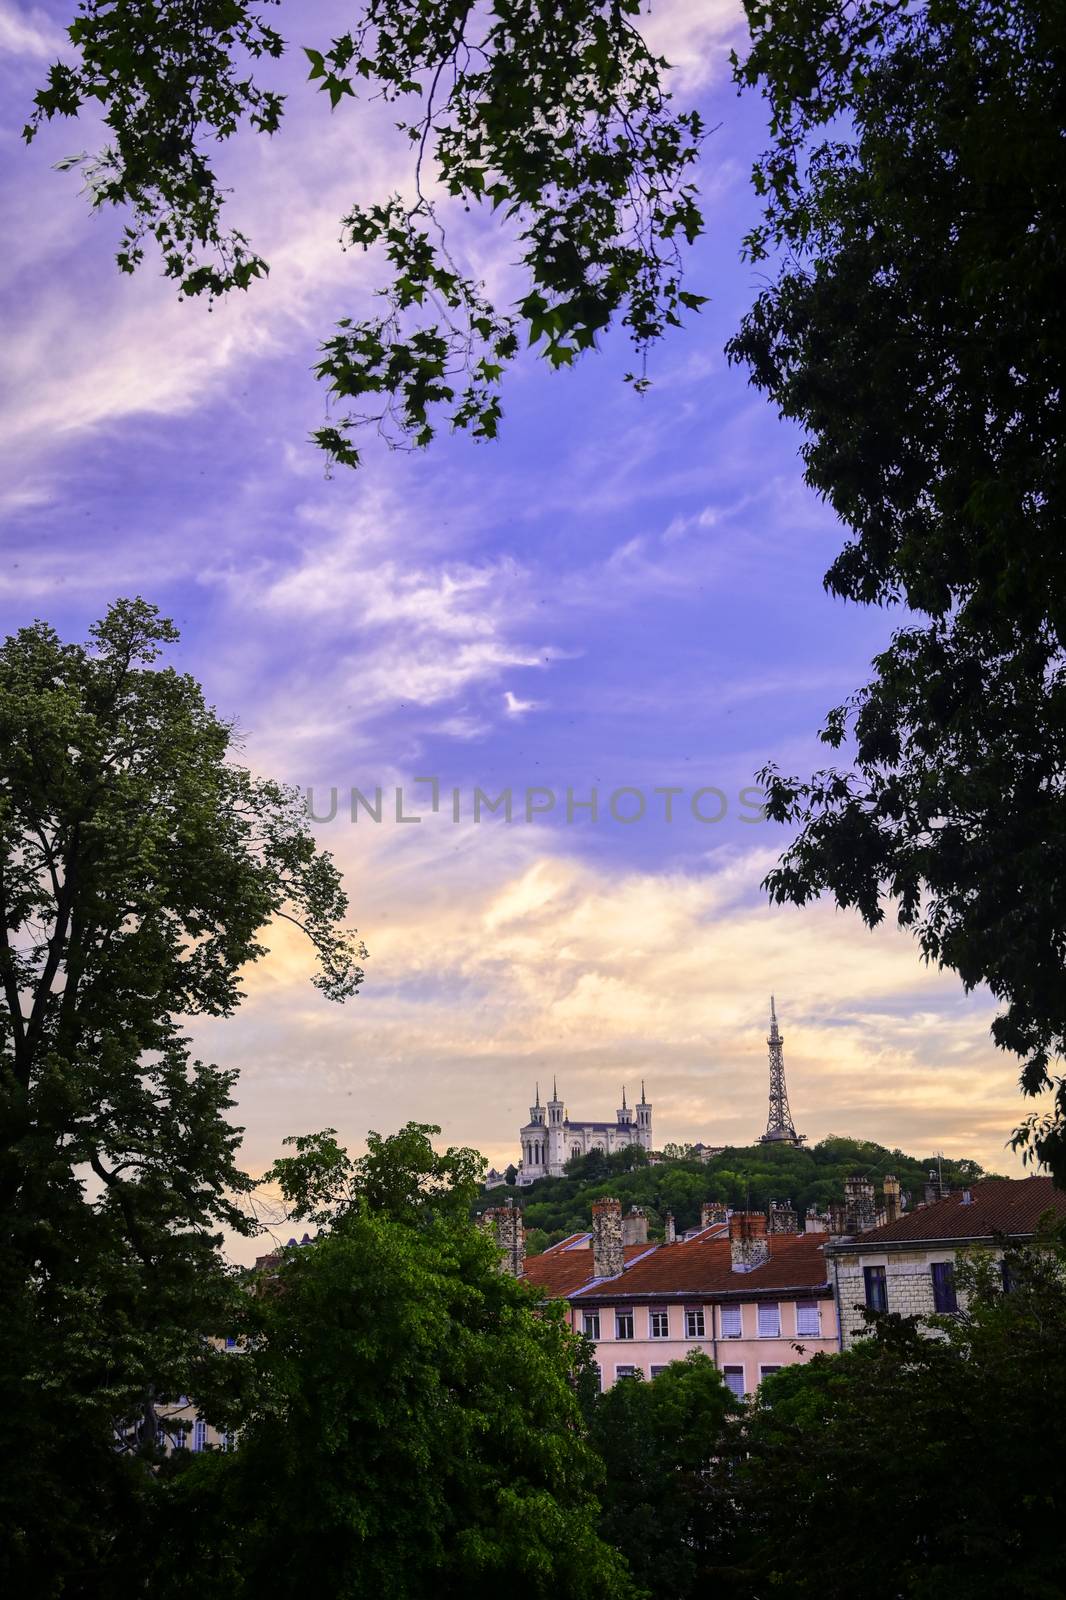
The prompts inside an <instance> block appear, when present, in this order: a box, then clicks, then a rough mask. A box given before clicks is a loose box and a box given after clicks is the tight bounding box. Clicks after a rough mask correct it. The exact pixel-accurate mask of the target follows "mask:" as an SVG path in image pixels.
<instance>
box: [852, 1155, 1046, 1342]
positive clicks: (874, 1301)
mask: <svg viewBox="0 0 1066 1600" xmlns="http://www.w3.org/2000/svg"><path fill="white" fill-rule="evenodd" d="M892 1182H894V1180H891V1179H886V1180H885V1191H886V1193H885V1199H886V1207H885V1210H886V1211H887V1212H888V1213H890V1215H889V1216H888V1217H887V1219H886V1220H884V1221H880V1222H877V1221H876V1220H875V1221H874V1225H873V1226H871V1227H868V1228H863V1227H862V1226H861V1223H862V1221H863V1219H864V1216H865V1214H866V1210H867V1207H866V1198H867V1197H863V1203H862V1204H861V1205H860V1207H859V1209H858V1211H854V1210H853V1211H852V1214H851V1215H850V1216H846V1217H845V1227H844V1232H843V1234H842V1235H841V1236H840V1237H835V1238H834V1237H829V1238H828V1239H827V1240H826V1242H825V1256H826V1261H827V1264H828V1267H829V1271H830V1273H831V1276H832V1281H833V1286H834V1293H835V1296H836V1299H837V1304H838V1307H839V1320H840V1328H841V1342H842V1345H843V1346H844V1347H845V1348H846V1347H847V1346H849V1345H851V1344H852V1343H854V1341H855V1339H856V1337H857V1336H858V1335H860V1334H862V1333H863V1332H864V1330H865V1328H866V1325H867V1324H866V1319H865V1317H864V1315H863V1312H864V1310H866V1309H867V1308H868V1309H870V1310H871V1311H893V1312H898V1313H899V1314H900V1315H901V1316H905V1317H911V1316H926V1317H927V1316H932V1315H933V1314H934V1313H944V1312H948V1313H950V1312H952V1311H955V1310H957V1309H958V1308H959V1305H960V1301H961V1299H962V1296H961V1293H959V1292H957V1291H956V1287H955V1262H956V1258H957V1256H958V1254H959V1252H960V1251H963V1250H966V1249H967V1248H972V1247H974V1246H981V1247H984V1248H986V1249H989V1250H992V1251H993V1252H994V1253H995V1254H996V1255H997V1256H1002V1253H1003V1251H1002V1243H1001V1241H1004V1240H1005V1241H1009V1242H1010V1243H1011V1244H1025V1243H1028V1242H1029V1241H1030V1240H1031V1239H1032V1238H1033V1237H1034V1235H1035V1233H1036V1229H1037V1225H1038V1223H1039V1221H1040V1218H1041V1217H1042V1216H1043V1215H1044V1213H1045V1212H1047V1211H1050V1212H1052V1213H1053V1214H1054V1215H1055V1216H1056V1217H1057V1218H1059V1219H1062V1218H1066V1193H1064V1192H1063V1191H1062V1190H1061V1189H1056V1188H1055V1185H1054V1183H1053V1182H1052V1180H1051V1179H1050V1178H1041V1177H1037V1178H982V1179H981V1180H980V1181H979V1182H976V1183H973V1184H971V1186H970V1187H969V1188H968V1189H962V1190H960V1191H958V1192H957V1193H953V1194H946V1195H943V1196H942V1197H937V1198H934V1199H933V1200H932V1203H927V1204H924V1205H920V1206H918V1207H917V1208H916V1209H915V1210H913V1211H906V1212H902V1213H901V1212H899V1210H898V1207H894V1206H893V1203H892V1202H893V1199H894V1196H893V1195H892V1194H891V1193H890V1191H889V1184H890V1183H892ZM856 1187H857V1180H851V1182H850V1188H851V1191H852V1193H854V1190H855V1188H856ZM867 1187H868V1188H869V1189H870V1191H871V1195H870V1198H872V1188H873V1186H872V1185H868V1186H867ZM935 1192H936V1191H935V1190H934V1193H935ZM896 1194H897V1195H898V1185H896ZM847 1208H848V1203H847V1201H845V1211H846V1212H847Z"/></svg>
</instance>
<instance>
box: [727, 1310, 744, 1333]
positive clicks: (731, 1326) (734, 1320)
mask: <svg viewBox="0 0 1066 1600" xmlns="http://www.w3.org/2000/svg"><path fill="white" fill-rule="evenodd" d="M743 1332H744V1326H743V1323H742V1322H741V1317H740V1307H739V1306H723V1307H722V1338H723V1339H739V1338H740V1336H741V1334H742V1333H743Z"/></svg>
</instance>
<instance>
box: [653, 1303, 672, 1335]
mask: <svg viewBox="0 0 1066 1600" xmlns="http://www.w3.org/2000/svg"><path fill="white" fill-rule="evenodd" d="M648 1333H649V1334H650V1335H651V1337H652V1338H653V1339H669V1337H670V1313H669V1312H668V1311H666V1310H664V1309H663V1308H661V1307H659V1308H657V1309H656V1310H655V1311H649V1312H648Z"/></svg>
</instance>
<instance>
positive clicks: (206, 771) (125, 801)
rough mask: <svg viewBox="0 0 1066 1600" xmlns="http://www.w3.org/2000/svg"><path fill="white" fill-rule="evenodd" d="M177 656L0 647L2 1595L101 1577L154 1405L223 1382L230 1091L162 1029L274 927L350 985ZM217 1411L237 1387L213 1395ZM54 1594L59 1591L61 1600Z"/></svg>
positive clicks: (293, 849) (328, 906)
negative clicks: (216, 1338)
mask: <svg viewBox="0 0 1066 1600" xmlns="http://www.w3.org/2000/svg"><path fill="white" fill-rule="evenodd" d="M176 638H177V634H176V632H175V629H174V627H173V625H172V624H171V623H170V622H167V621H165V620H163V619H161V618H160V617H159V614H158V612H157V611H156V609H155V607H153V606H150V605H147V604H145V602H144V601H141V600H134V601H119V602H118V603H116V604H115V605H114V606H112V607H111V609H110V610H109V611H108V613H107V615H106V617H105V618H104V619H103V621H102V622H99V623H97V624H96V625H95V627H94V628H93V629H92V634H91V642H90V644H89V645H88V646H81V645H74V644H64V643H62V642H61V641H60V640H59V638H58V637H57V635H56V634H55V632H54V631H53V630H52V629H51V628H49V627H47V626H46V625H44V624H43V623H37V624H35V625H34V626H33V627H30V628H25V629H23V630H21V631H20V632H19V633H17V634H16V635H14V636H13V637H12V638H9V639H8V640H7V641H6V643H5V644H4V645H3V647H2V648H0V1230H2V1231H0V1281H2V1283H3V1287H4V1291H5V1292H4V1302H5V1316H4V1319H3V1331H2V1334H0V1339H2V1341H3V1351H2V1361H0V1384H2V1386H3V1393H2V1394H0V1429H2V1430H3V1432H4V1438H3V1440H2V1441H0V1457H2V1459H3V1460H4V1463H5V1469H6V1478H5V1484H4V1490H3V1495H4V1502H3V1511H4V1513H5V1514H4V1517H3V1524H4V1530H5V1538H4V1545H3V1553H2V1555H0V1575H3V1576H4V1577H6V1578H7V1579H8V1582H9V1584H10V1586H11V1591H12V1592H15V1593H18V1592H21V1591H22V1590H23V1589H28V1591H29V1592H32V1593H33V1594H35V1595H49V1594H51V1593H52V1592H53V1590H54V1591H55V1592H59V1589H60V1588H62V1586H63V1584H64V1583H66V1584H67V1586H68V1587H67V1588H66V1589H65V1590H64V1592H66V1593H76V1592H78V1590H77V1587H76V1585H77V1584H78V1583H81V1582H83V1581H85V1577H84V1575H85V1573H86V1572H87V1571H90V1570H91V1571H92V1572H93V1573H94V1581H99V1584H100V1592H104V1589H105V1587H106V1583H105V1578H104V1574H105V1572H106V1571H107V1570H110V1568H111V1566H112V1565H115V1566H116V1567H117V1568H119V1569H120V1568H121V1565H122V1560H123V1557H122V1553H121V1549H120V1540H119V1539H118V1529H117V1527H116V1521H115V1519H114V1518H113V1517H112V1516H111V1514H110V1512H109V1510H108V1508H109V1507H113V1506H115V1505H116V1504H119V1503H121V1504H123V1505H125V1507H126V1511H127V1520H129V1519H132V1518H133V1516H134V1513H135V1511H136V1509H137V1506H138V1505H139V1504H141V1502H143V1499H144V1495H145V1493H146V1489H145V1485H144V1479H143V1473H142V1472H140V1471H139V1469H138V1468H137V1467H136V1466H134V1467H132V1468H130V1469H129V1470H127V1463H126V1462H124V1460H123V1458H124V1457H131V1458H132V1457H136V1458H139V1459H140V1461H142V1462H147V1463H151V1462H153V1461H156V1460H157V1459H158V1457H159V1453H160V1449H159V1447H160V1432H161V1428H164V1427H165V1425H164V1424H161V1422H160V1418H159V1412H158V1407H159V1405H160V1403H161V1402H163V1401H166V1400H167V1399H171V1398H174V1397H175V1396H176V1395H178V1394H179V1393H195V1394H197V1395H203V1396H205V1398H207V1399H209V1400H210V1399H212V1398H213V1399H214V1401H215V1403H217V1404H218V1405H219V1406H220V1407H222V1409H223V1410H224V1409H225V1405H226V1403H227V1402H226V1398H225V1397H226V1394H227V1392H230V1393H231V1391H232V1390H233V1388H234V1385H235V1384H239V1368H238V1367H237V1366H236V1365H235V1364H234V1363H233V1362H225V1361H223V1360H222V1358H221V1356H220V1355H219V1352H218V1351H217V1350H216V1349H215V1348H214V1347H213V1346H212V1345H211V1343H210V1342H208V1336H210V1335H212V1334H218V1335H220V1334H223V1333H225V1332H228V1331H229V1326H230V1324H231V1319H232V1317H233V1315H234V1305H235V1297H236V1288H235V1283H234V1280H233V1278H232V1276H231V1275H230V1274H228V1273H227V1272H226V1270H225V1269H224V1267H223V1266H222V1263H221V1259H220V1257H219V1254H218V1250H217V1245H218V1241H219V1237H220V1230H221V1229H222V1228H223V1227H229V1228H233V1229H235V1230H237V1231H239V1232H249V1231H250V1230H251V1226H252V1224H251V1221H250V1217H249V1214H248V1212H247V1210H246V1209H244V1208H243V1207H242V1199H243V1197H244V1196H246V1195H247V1192H248V1189H249V1180H248V1179H247V1178H246V1177H245V1176H244V1174H243V1173H241V1172H240V1171H239V1169H238V1167H237V1165H236V1151H237V1145H238V1142H239V1136H240V1130H239V1129H237V1128H235V1127H233V1125H232V1124H231V1123H230V1122H229V1121H228V1119H227V1116H226V1113H227V1111H228V1110H229V1109H230V1107H231V1105H232V1099H231V1090H232V1087H233V1082H234V1078H235V1076H236V1075H235V1074H234V1073H232V1072H221V1071H219V1070H218V1069H217V1068H216V1067H214V1066H211V1065H210V1064H207V1063H204V1062H201V1061H197V1060H193V1059H192V1058H191V1056H190V1051H189V1048H188V1041H187V1039H186V1038H185V1037H184V1035H183V1033H182V1031H181V1026H180V1021H179V1019H180V1018H182V1017H188V1016H190V1015H194V1014H197V1013H199V1014H202V1015H209V1016H226V1015H228V1014H229V1013H230V1012H231V1011H232V1010H233V1009H234V1007H235V1006H236V1005H237V1004H238V1002H239V1000H240V997H241V988H240V973H241V970H242V969H243V968H244V967H245V966H246V965H247V964H248V963H250V962H254V961H257V960H259V959H260V958H261V957H262V956H263V955H264V954H265V953H266V946H265V944H264V943H263V942H262V936H261V935H262V930H263V928H264V926H265V924H266V923H268V922H269V921H270V920H271V919H272V918H273V917H287V918H289V919H290V920H293V921H296V922H298V923H299V924H300V925H301V926H302V927H303V928H304V930H305V931H306V932H307V933H308V935H309V936H310V938H311V940H312V943H313V945H314V947H315V949H316V951H317V954H318V956H319V961H320V971H319V975H318V977H317V978H316V979H315V981H316V983H317V984H318V985H319V987H320V988H322V989H323V990H324V991H325V993H327V994H328V995H330V996H331V997H333V998H337V999H341V998H343V997H344V996H346V995H348V994H351V993H352V992H353V991H354V989H355V988H356V986H357V984H358V983H359V981H360V978H361V976H362V973H361V970H360V968H359V967H358V966H357V965H356V957H357V954H358V947H357V946H356V945H355V943H354V941H353V940H352V938H351V936H350V935H348V934H346V933H345V932H344V931H343V930H342V929H341V927H340V920H341V918H342V917H343V915H344V913H345V910H346V901H345V897H344V894H343V891H342V889H341V886H340V882H339V879H338V876H337V873H336V871H335V869H334V867H333V865H332V863H331V862H330V860H329V857H328V856H325V855H322V854H320V853H319V852H318V851H317V850H316V849H315V846H314V842H313V840H312V838H311V836H310V834H309V833H308V831H307V827H306V824H305V822H304V819H303V815H302V811H301V806H300V802H299V798H298V796H297V795H296V794H294V793H292V792H290V791H287V790H284V789H282V788H281V787H279V786H278V785H277V784H275V783H272V782H269V781H267V780H263V779H259V778H254V777H253V776H252V775H251V774H250V773H249V772H247V771H246V770H245V769H243V768H242V767H240V766H238V765H236V764H234V763H233V762H232V761H231V760H230V759H229V751H230V749H231V747H232V743H233V735H232V730H231V728H229V727H228V726H227V725H226V724H225V723H223V722H222V721H220V719H219V718H218V717H217V715H216V714H215V713H214V712H213V711H212V710H211V709H210V708H209V707H207V706H206V705H205V704H204V701H203V697H202V695H201V692H200V689H199V687H198V685H197V684H196V683H195V682H194V681H193V680H192V679H191V678H189V677H185V676H181V675H179V674H177V673H175V672H174V671H173V670H172V669H169V668H161V667H157V666H156V665H155V663H156V660H157V657H158V656H159V654H160V651H161V650H162V649H163V647H164V646H165V645H167V644H170V643H172V642H173V641H174V640H175V639H176ZM233 1398H235V1397H234V1396H233V1395H232V1393H231V1399H233ZM71 1585H75V1587H71Z"/></svg>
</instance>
